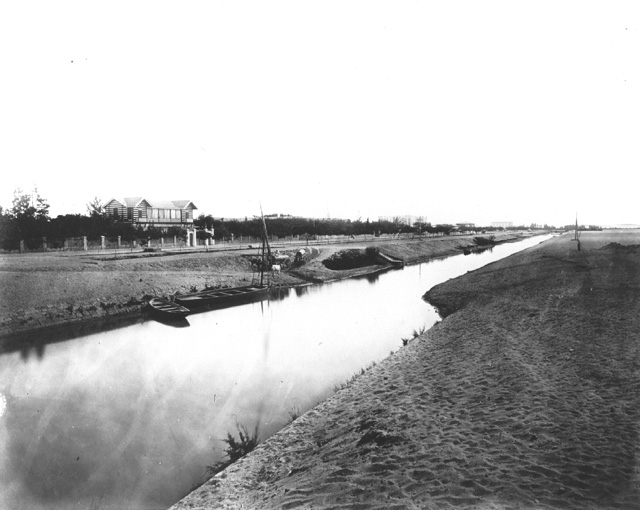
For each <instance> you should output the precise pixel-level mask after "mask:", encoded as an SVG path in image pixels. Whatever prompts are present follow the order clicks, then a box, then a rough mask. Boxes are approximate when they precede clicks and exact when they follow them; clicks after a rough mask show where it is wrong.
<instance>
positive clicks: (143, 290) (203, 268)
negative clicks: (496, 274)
mask: <svg viewBox="0 0 640 510" xmlns="http://www.w3.org/2000/svg"><path fill="white" fill-rule="evenodd" d="M472 237H473V236H451V237H437V238H426V239H416V240H403V241H395V240H389V241H378V242H375V241H367V242H356V243H344V244H330V245H329V244H327V245H319V246H314V247H313V248H314V251H313V254H312V255H311V256H309V257H308V260H307V261H306V263H305V264H304V265H302V266H300V267H296V268H294V269H292V270H290V271H283V272H282V273H280V274H279V275H277V276H275V277H273V278H271V279H270V281H271V283H272V284H273V285H281V286H295V285H302V284H308V283H309V282H324V281H331V280H337V279H343V278H348V277H352V276H357V275H359V274H366V273H370V272H373V271H377V270H382V269H384V266H367V267H363V268H358V269H353V270H348V271H332V270H329V269H327V268H326V267H324V265H323V264H322V260H323V259H324V258H326V257H328V256H330V255H331V254H333V253H335V252H336V251H338V250H341V249H346V248H348V249H356V248H360V249H364V248H366V247H367V246H370V245H375V246H378V247H379V248H380V249H381V250H382V251H383V252H385V253H388V254H389V255H392V256H395V257H397V258H400V259H403V260H405V261H406V262H407V263H413V262H418V261H421V260H427V259H429V258H434V257H442V256H447V255H451V254H453V253H459V252H460V251H461V249H463V248H464V247H468V246H472V245H473V242H472ZM496 237H497V240H498V241H499V242H506V241H510V240H517V239H519V238H520V237H521V235H518V234H511V233H505V234H498V235H497V236H496ZM298 248H299V247H293V246H292V247H287V248H286V249H284V248H283V249H281V251H282V252H283V253H285V254H288V255H290V256H291V258H292V259H293V257H294V255H295V252H296V250H297V249H298ZM255 255H256V250H255V249H253V250H249V249H246V250H234V251H223V250H217V249H216V250H210V251H208V252H205V251H198V252H187V251H182V252H168V251H167V252H163V253H155V254H153V253H151V254H150V253H142V252H138V253H124V252H123V253H120V254H119V255H118V256H117V257H116V256H114V255H113V254H109V253H84V252H76V253H70V252H50V253H35V254H24V255H17V254H14V255H0V289H2V290H1V291H0V338H2V337H8V336H15V335H16V334H21V333H29V332H34V331H37V330H42V329H47V328H58V329H60V328H66V327H69V326H72V325H77V324H80V323H85V322H89V321H94V322H95V321H112V322H113V321H117V320H118V319H119V318H121V317H134V316H140V314H141V309H142V305H143V303H144V302H145V300H146V299H148V297H150V296H171V295H172V294H175V293H183V292H189V291H191V290H192V289H198V290H200V289H203V288H205V287H206V286H212V287H229V286H237V285H244V284H247V283H250V282H251V281H252V280H253V279H254V278H257V275H256V273H255V271H254V270H253V268H252V267H251V264H250V258H251V256H255Z"/></svg>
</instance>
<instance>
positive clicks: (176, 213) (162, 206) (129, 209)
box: [105, 197, 198, 230]
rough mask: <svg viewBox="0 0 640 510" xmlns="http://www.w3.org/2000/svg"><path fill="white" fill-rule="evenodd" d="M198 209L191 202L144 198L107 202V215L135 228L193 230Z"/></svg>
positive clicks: (128, 198)
mask: <svg viewBox="0 0 640 510" xmlns="http://www.w3.org/2000/svg"><path fill="white" fill-rule="evenodd" d="M197 209H198V208H197V207H196V206H195V204H194V203H193V202H192V201H191V200H151V199H147V198H144V197H127V198H123V199H117V198H114V199H111V200H110V201H109V202H107V205H106V206H105V210H106V212H107V214H108V215H109V216H111V217H113V218H117V219H119V220H121V221H126V222H128V223H132V224H133V225H135V226H141V227H144V228H147V227H149V226H154V227H158V228H161V229H163V230H167V229H168V228H169V227H181V228H186V229H188V230H190V229H193V216H194V211H195V210H197Z"/></svg>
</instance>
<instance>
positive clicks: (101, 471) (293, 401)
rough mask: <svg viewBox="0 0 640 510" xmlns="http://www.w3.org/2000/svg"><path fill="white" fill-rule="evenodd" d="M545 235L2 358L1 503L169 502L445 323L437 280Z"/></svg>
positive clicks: (89, 505) (58, 507)
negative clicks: (248, 441)
mask: <svg viewBox="0 0 640 510" xmlns="http://www.w3.org/2000/svg"><path fill="white" fill-rule="evenodd" d="M545 239H548V236H546V237H535V238H532V239H527V240H525V241H520V242H517V243H510V244H503V245H499V246H496V247H494V248H493V249H492V250H491V251H485V252H483V253H481V254H471V255H468V256H464V255H458V256H454V257H449V258H446V259H438V260H434V261H431V262H427V263H423V264H419V265H414V266H407V267H405V268H404V269H402V270H394V271H388V272H385V273H380V274H377V275H372V276H368V277H362V278H357V279H350V280H346V281H341V282H336V283H330V284H324V285H315V286H308V287H301V288H296V289H289V290H287V291H283V292H282V294H281V295H280V296H278V297H276V298H272V299H270V300H269V301H264V302H262V303H252V304H248V305H243V306H237V307H234V308H228V309H225V310H218V311H211V312H207V313H202V314H197V315H192V316H190V317H189V318H188V326H187V327H171V326H167V325H165V324H161V323H158V322H155V321H146V322H142V323H138V324H134V325H131V326H127V327H123V328H120V329H116V330H111V331H106V332H101V333H96V334H90V335H87V336H83V337H79V338H75V339H72V340H67V341H63V342H55V343H46V338H44V339H43V340H44V342H41V343H40V344H39V345H41V346H40V347H39V349H38V350H37V351H35V352H26V353H25V352H24V351H23V352H6V353H4V354H2V355H1V356H0V452H1V455H0V508H13V509H33V510H40V509H45V508H46V509H48V510H63V509H64V510H68V509H83V510H84V509H109V510H111V509H113V510H115V509H118V510H125V509H131V510H140V509H163V508H167V507H169V506H170V505H171V504H172V503H174V502H176V501H177V500H179V499H180V498H181V497H183V496H184V495H186V494H187V493H188V492H189V491H190V490H191V489H192V488H193V487H194V486H195V485H196V484H198V483H200V482H202V481H203V480H204V476H205V471H206V466H207V465H211V464H214V463H215V462H217V461H219V460H221V459H222V458H223V450H224V448H225V447H226V444H225V443H224V442H223V441H222V439H224V438H225V437H227V433H229V432H231V433H232V434H234V435H235V434H236V430H237V425H238V424H241V425H244V426H245V427H247V429H248V430H249V431H253V430H254V429H255V428H256V427H257V428H258V431H259V435H260V438H261V439H264V438H266V437H268V436H269V435H271V434H273V433H274V432H276V431H277V430H279V429H280V428H282V427H283V426H284V425H286V424H287V423H288V422H289V421H290V419H291V416H292V415H296V414H301V413H303V412H305V411H306V410H308V409H310V408H311V407H313V406H314V405H315V404H317V403H318V402H320V401H322V400H324V399H325V398H326V397H328V396H329V395H331V394H332V393H333V392H334V391H335V387H337V386H339V385H340V384H341V383H343V382H345V381H347V380H348V379H349V378H350V377H351V376H352V375H353V374H354V373H356V372H359V371H360V369H361V368H364V367H367V366H368V365H369V364H371V363H372V362H375V361H379V360H381V359H383V358H385V357H386V356H388V355H389V353H390V352H391V351H395V350H397V349H399V348H402V338H409V337H411V336H412V334H413V332H414V331H418V330H420V329H422V328H427V329H428V328H429V327H431V326H432V325H433V323H434V322H435V321H436V320H438V319H439V317H438V316H437V314H436V312H435V310H434V309H433V307H431V306H430V305H428V304H427V303H426V302H424V301H423V300H422V298H421V297H422V295H423V294H424V293H425V292H426V291H427V290H428V289H429V288H431V287H432V286H434V285H436V284H438V283H440V282H443V281H446V280H448V279H450V278H453V277H456V276H459V275H461V274H464V273H465V272H467V271H470V270H473V269H477V268H478V267H481V266H483V265H486V264H487V263H489V262H492V261H495V260H498V259H500V258H503V257H505V256H508V255H510V254H512V253H515V252H517V251H520V250H522V249H524V248H526V247H529V246H532V245H535V244H538V243H540V242H541V241H543V240H545Z"/></svg>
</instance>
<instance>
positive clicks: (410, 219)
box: [378, 214, 427, 227]
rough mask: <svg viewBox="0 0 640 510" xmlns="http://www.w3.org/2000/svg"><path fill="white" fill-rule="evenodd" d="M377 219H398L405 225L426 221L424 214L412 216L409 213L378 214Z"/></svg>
mask: <svg viewBox="0 0 640 510" xmlns="http://www.w3.org/2000/svg"><path fill="white" fill-rule="evenodd" d="M378 221H399V222H400V223H403V224H405V225H409V226H410V227H413V225H415V224H416V223H426V221H427V217H426V216H413V215H411V214H405V215H398V216H378Z"/></svg>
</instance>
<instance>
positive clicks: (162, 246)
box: [160, 237, 164, 248]
mask: <svg viewBox="0 0 640 510" xmlns="http://www.w3.org/2000/svg"><path fill="white" fill-rule="evenodd" d="M160 247H161V248H164V237H161V238H160Z"/></svg>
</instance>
